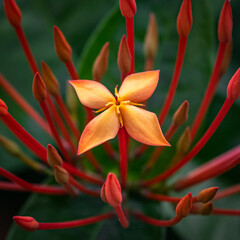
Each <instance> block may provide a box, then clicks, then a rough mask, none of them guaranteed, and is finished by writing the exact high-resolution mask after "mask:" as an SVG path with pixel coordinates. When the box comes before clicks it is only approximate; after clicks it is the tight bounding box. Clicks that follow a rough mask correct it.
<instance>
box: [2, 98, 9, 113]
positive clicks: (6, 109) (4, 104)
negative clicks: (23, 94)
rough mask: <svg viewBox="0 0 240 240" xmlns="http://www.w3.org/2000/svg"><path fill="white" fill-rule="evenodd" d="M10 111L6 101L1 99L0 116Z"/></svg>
mask: <svg viewBox="0 0 240 240" xmlns="http://www.w3.org/2000/svg"><path fill="white" fill-rule="evenodd" d="M7 113H8V107H7V105H6V103H5V102H4V101H3V100H2V99H0V116H4V115H6V114H7Z"/></svg>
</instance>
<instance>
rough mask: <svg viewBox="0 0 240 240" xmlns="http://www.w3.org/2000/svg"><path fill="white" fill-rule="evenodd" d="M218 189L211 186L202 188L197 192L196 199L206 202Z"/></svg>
mask: <svg viewBox="0 0 240 240" xmlns="http://www.w3.org/2000/svg"><path fill="white" fill-rule="evenodd" d="M217 191H218V187H211V188H207V189H203V190H202V191H201V192H200V193H199V194H198V201H199V202H202V203H207V202H209V201H211V200H212V199H213V198H214V196H215V195H216V193H217Z"/></svg>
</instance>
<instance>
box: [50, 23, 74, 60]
mask: <svg viewBox="0 0 240 240" xmlns="http://www.w3.org/2000/svg"><path fill="white" fill-rule="evenodd" d="M54 44H55V50H56V53H57V55H58V58H59V59H60V60H61V61H62V62H64V63H67V62H70V61H71V60H72V49H71V47H70V45H69V43H68V42H67V40H66V38H65V37H64V35H63V33H62V32H61V30H60V29H59V28H58V27H57V26H54Z"/></svg>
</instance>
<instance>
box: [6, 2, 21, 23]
mask: <svg viewBox="0 0 240 240" xmlns="http://www.w3.org/2000/svg"><path fill="white" fill-rule="evenodd" d="M4 9H5V14H6V17H7V19H8V21H9V22H10V24H11V25H12V26H13V27H18V26H20V24H21V20H22V14H21V11H20V9H19V7H18V5H17V4H16V2H15V0H4Z"/></svg>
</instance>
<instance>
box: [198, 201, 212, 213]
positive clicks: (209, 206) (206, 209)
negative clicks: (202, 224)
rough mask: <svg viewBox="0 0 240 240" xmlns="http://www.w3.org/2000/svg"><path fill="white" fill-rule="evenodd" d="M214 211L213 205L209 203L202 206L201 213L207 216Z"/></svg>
mask: <svg viewBox="0 0 240 240" xmlns="http://www.w3.org/2000/svg"><path fill="white" fill-rule="evenodd" d="M212 210H213V203H212V202H208V203H205V204H202V206H201V207H200V210H199V211H200V213H201V214H202V215H205V216H207V215H210V214H211V213H212Z"/></svg>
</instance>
